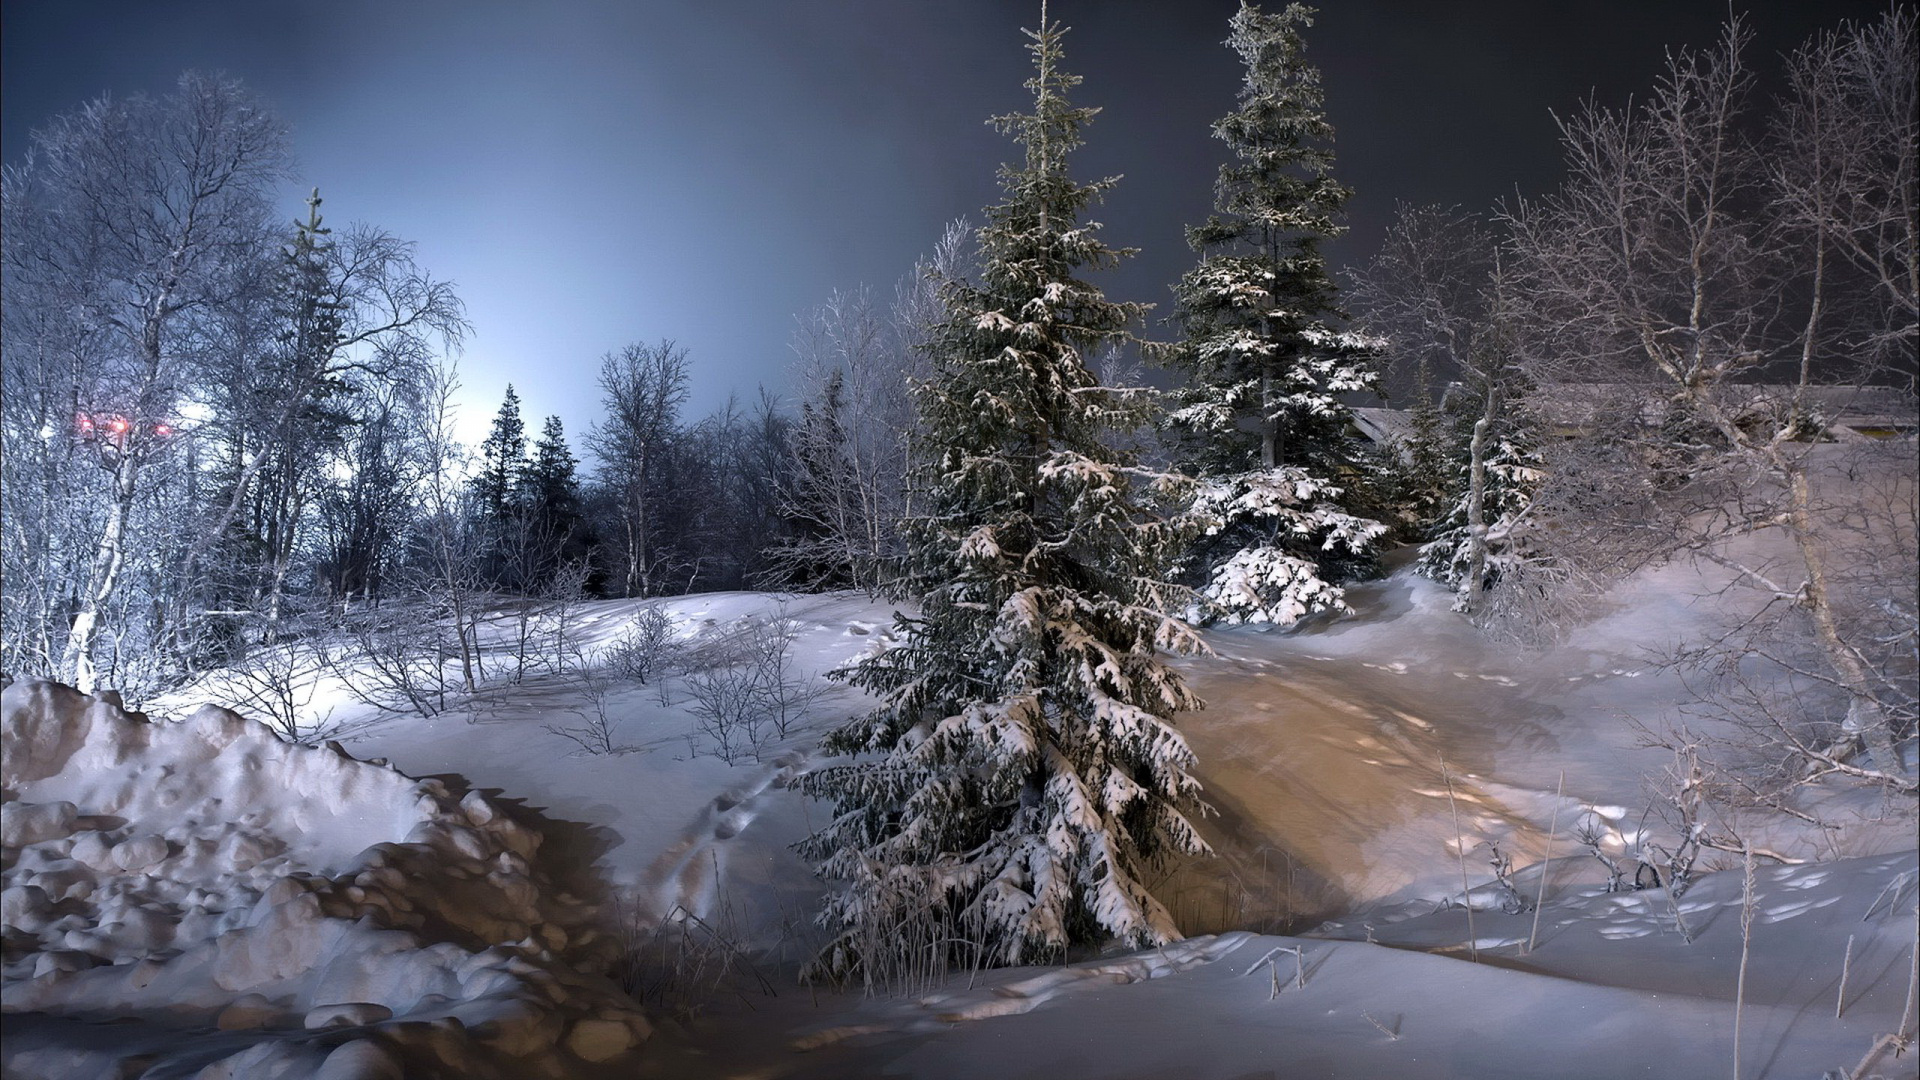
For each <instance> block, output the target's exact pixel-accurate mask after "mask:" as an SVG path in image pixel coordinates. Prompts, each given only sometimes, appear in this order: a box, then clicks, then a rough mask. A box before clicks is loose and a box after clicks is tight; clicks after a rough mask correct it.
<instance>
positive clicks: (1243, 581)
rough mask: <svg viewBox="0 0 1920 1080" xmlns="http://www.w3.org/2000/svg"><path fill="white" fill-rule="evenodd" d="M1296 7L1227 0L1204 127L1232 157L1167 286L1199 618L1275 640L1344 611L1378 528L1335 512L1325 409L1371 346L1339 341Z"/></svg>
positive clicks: (1341, 458) (1348, 464)
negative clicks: (1265, 632)
mask: <svg viewBox="0 0 1920 1080" xmlns="http://www.w3.org/2000/svg"><path fill="white" fill-rule="evenodd" d="M1312 15H1313V11H1312V9H1311V8H1307V7H1303V6H1301V5H1299V4H1290V5H1288V6H1287V8H1286V9H1285V10H1284V11H1282V12H1281V13H1280V14H1278V15H1268V14H1266V13H1264V12H1262V11H1261V10H1260V9H1259V8H1257V7H1254V6H1252V5H1250V4H1245V3H1243V4H1242V5H1241V7H1240V10H1239V12H1237V13H1236V14H1235V15H1234V17H1233V20H1232V22H1231V24H1230V25H1231V28H1232V30H1231V34H1230V35H1229V36H1228V38H1227V42H1226V43H1227V45H1228V47H1230V48H1232V49H1233V50H1234V51H1235V52H1237V53H1239V54H1240V57H1241V59H1242V60H1243V61H1244V62H1245V64H1246V80H1245V82H1244V84H1243V85H1242V87H1241V91H1240V97H1239V107H1238V108H1236V109H1235V110H1234V111H1233V112H1231V113H1229V114H1227V116H1225V117H1223V118H1222V119H1221V120H1220V121H1219V122H1218V123H1216V124H1215V125H1214V126H1213V133H1214V135H1215V137H1217V138H1219V139H1220V140H1222V141H1223V142H1225V143H1226V144H1227V146H1228V147H1229V148H1230V149H1231V150H1232V151H1233V159H1232V160H1230V161H1229V162H1228V163H1227V164H1225V165H1223V166H1222V167H1221V169H1220V179H1219V182H1218V184H1217V186H1216V189H1215V190H1216V192H1217V198H1216V210H1217V213H1215V214H1214V215H1213V216H1212V217H1210V218H1209V219H1208V220H1207V222H1206V223H1205V224H1203V225H1199V226H1196V227H1194V228H1192V229H1189V230H1188V233H1187V239H1188V242H1189V243H1190V244H1191V245H1192V246H1193V248H1194V250H1195V251H1198V252H1199V253H1200V255H1201V261H1200V264H1199V265H1198V266H1196V267H1194V268H1193V269H1192V270H1190V271H1188V272H1187V274H1186V275H1185V276H1184V277H1182V278H1181V280H1180V282H1179V284H1178V285H1176V286H1174V296H1175V299H1176V301H1177V309H1176V317H1177V318H1178V320H1179V321H1180V323H1181V326H1182V329H1183V331H1184V340H1183V341H1181V342H1180V343H1178V344H1177V345H1175V346H1174V347H1172V348H1171V349H1170V350H1169V358H1170V360H1171V362H1172V364H1173V366H1175V367H1177V368H1182V369H1184V370H1185V371H1186V372H1187V373H1188V375H1189V382H1188V385H1187V387H1186V388H1185V389H1184V390H1182V391H1181V392H1180V393H1179V394H1178V395H1177V400H1178V401H1179V405H1180V407H1179V408H1178V409H1177V411H1175V412H1174V413H1173V415H1172V416H1171V418H1170V422H1171V425H1172V426H1173V428H1174V430H1175V432H1176V434H1177V435H1178V436H1179V437H1180V439H1181V441H1182V445H1183V454H1182V457H1183V460H1184V463H1185V464H1186V466H1187V467H1188V468H1190V469H1192V470H1194V471H1195V472H1196V473H1197V475H1198V476H1199V477H1200V478H1201V479H1202V480H1203V484H1202V486H1201V487H1200V489H1199V493H1198V495H1197V496H1196V497H1195V501H1194V504H1193V512H1194V516H1195V518H1196V521H1197V522H1198V524H1199V526H1200V531H1201V532H1202V534H1203V539H1202V540H1201V542H1200V544H1199V545H1198V548H1197V551H1196V552H1195V554H1196V556H1197V558H1198V560H1199V562H1200V563H1201V564H1202V565H1201V566H1200V568H1199V569H1200V572H1201V575H1202V576H1203V577H1204V579H1205V584H1204V586H1203V588H1202V595H1203V597H1204V599H1205V601H1206V603H1205V605H1204V607H1203V609H1202V611H1203V613H1204V614H1205V615H1207V616H1209V617H1212V618H1219V619H1223V620H1225V621H1229V622H1265V623H1273V624H1276V625H1281V626H1286V625H1291V624H1292V623H1294V622H1296V621H1298V620H1299V619H1300V618H1302V617H1304V616H1306V615H1308V614H1311V613H1313V612H1317V611H1328V610H1332V611H1346V610H1349V609H1348V608H1347V605H1346V603H1345V601H1344V600H1343V599H1342V594H1341V590H1340V588H1339V587H1338V584H1337V583H1338V582H1339V581H1341V580H1343V579H1345V578H1348V577H1352V576H1356V575H1358V574H1361V573H1364V572H1366V571H1368V570H1370V569H1371V567H1372V552H1373V545H1374V542H1375V541H1376V540H1377V539H1378V538H1379V537H1380V535H1381V534H1382V533H1384V532H1385V531H1386V526H1384V525H1382V524H1380V523H1379V522H1377V521H1373V520H1371V519H1368V518H1365V517H1361V516H1358V515H1356V514H1353V513H1350V512H1349V511H1348V510H1347V509H1346V508H1345V505H1344V503H1343V497H1344V496H1345V495H1346V485H1345V484H1344V483H1343V482H1342V480H1341V479H1340V478H1341V476H1342V474H1343V473H1349V472H1351V471H1352V467H1353V466H1352V463H1353V458H1354V450H1355V447H1354V445H1353V443H1354V440H1353V438H1352V436H1351V434H1350V429H1351V424H1352V414H1351V412H1350V410H1349V409H1348V408H1347V406H1346V405H1345V404H1343V403H1342V401H1341V399H1340V396H1339V395H1341V394H1343V393H1347V392H1350V391H1356V390H1371V389H1373V387H1374V385H1375V381H1376V376H1375V371H1374V354H1375V352H1376V349H1377V343H1375V342H1374V341H1373V340H1372V339H1370V338H1368V337H1367V336H1365V335H1361V334H1356V333H1352V332H1349V331H1346V330H1344V329H1342V328H1341V327H1342V324H1343V323H1344V316H1343V315H1342V313H1341V312H1340V310H1339V307H1338V306H1337V302H1336V301H1337V295H1336V290H1335V287H1334V284H1333V282H1332V280H1331V278H1329V276H1328V274H1327V267H1326V260H1325V257H1324V256H1323V255H1322V254H1321V250H1320V248H1321V245H1322V243H1324V242H1325V241H1326V240H1329V239H1331V238H1333V237H1335V236H1338V235H1339V234H1340V233H1341V232H1342V231H1344V229H1343V226H1341V225H1340V224H1339V221H1338V217H1339V213H1340V209H1341V207H1342V206H1343V205H1344V204H1345V202H1346V200H1347V197H1348V194H1349V192H1348V191H1347V189H1346V188H1344V187H1342V186H1341V185H1340V184H1339V183H1337V182H1336V181H1335V180H1334V179H1333V176H1332V169H1333V153H1332V151H1331V150H1330V149H1329V144H1330V143H1331V142H1332V139H1333V127H1332V125H1331V124H1329V123H1327V120H1326V117H1325V116H1324V115H1322V112H1321V107H1322V95H1321V90H1320V74H1319V72H1318V71H1317V70H1316V69H1314V68H1313V67H1312V66H1311V65H1309V64H1307V63H1306V61H1305V59H1304V58H1303V53H1304V45H1303V43H1302V41H1301V37H1300V29H1301V28H1302V27H1304V26H1309V25H1311V24H1312Z"/></svg>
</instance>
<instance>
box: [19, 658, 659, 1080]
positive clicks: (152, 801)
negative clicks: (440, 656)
mask: <svg viewBox="0 0 1920 1080" xmlns="http://www.w3.org/2000/svg"><path fill="white" fill-rule="evenodd" d="M0 734H3V735H4V740H5V748H6V754H5V759H4V766H3V767H0V789H4V800H5V805H4V807H0V846H3V848H4V851H3V852H0V854H3V855H4V881H3V884H4V891H3V892H0V935H4V961H3V963H0V1009H4V1011H5V1012H7V1013H9V1014H21V1013H48V1014H55V1015H61V1016H67V1017H72V1018H79V1019H108V1018H114V1017H120V1016H137V1017H141V1018H144V1019H146V1020H148V1021H149V1022H151V1023H154V1024H160V1025H162V1026H164V1027H167V1028H171V1029H174V1030H178V1031H189V1032H190V1031H191V1030H192V1029H194V1028H196V1027H197V1028H199V1029H201V1033H202V1035H204V1030H205V1029H206V1028H208V1027H217V1028H219V1029H221V1030H223V1031H227V1032H250V1033H254V1034H257V1040H256V1041H254V1042H252V1044H251V1045H249V1046H247V1047H246V1048H245V1049H244V1050H243V1051H242V1052H241V1054H239V1055H233V1056H232V1057H231V1059H230V1062H229V1064H230V1065H231V1068H229V1071H232V1068H240V1071H241V1072H243V1073H247V1074H249V1075H261V1076H266V1075H304V1074H307V1073H310V1072H314V1071H316V1070H319V1069H320V1068H321V1066H322V1063H323V1062H324V1061H325V1060H326V1057H327V1055H329V1054H335V1053H338V1054H341V1055H344V1056H345V1058H351V1059H353V1060H355V1061H360V1062H363V1063H365V1062H367V1061H369V1060H377V1061H385V1062H386V1063H387V1067H388V1068H389V1070H390V1071H391V1070H399V1069H404V1070H405V1074H406V1075H437V1074H441V1073H443V1072H444V1073H445V1074H447V1075H461V1076H473V1077H486V1076H494V1075H500V1073H501V1066H500V1064H499V1063H500V1061H501V1059H502V1058H503V1057H504V1058H507V1059H522V1064H523V1065H524V1064H530V1063H531V1059H545V1060H546V1061H547V1063H548V1064H547V1067H548V1070H549V1071H551V1070H552V1068H553V1067H555V1065H556V1064H557V1065H558V1066H560V1067H561V1068H562V1070H563V1071H564V1066H565V1062H567V1061H569V1060H573V1061H577V1060H579V1059H586V1060H589V1061H601V1060H607V1059H610V1058H613V1057H616V1056H618V1055H620V1054H623V1053H626V1052H627V1051H629V1050H630V1049H631V1048H633V1047H634V1046H635V1045H637V1044H638V1043H639V1042H641V1041H642V1040H644V1039H645V1038H646V1037H647V1035H648V1034H649V1031H650V1028H649V1025H648V1023H647V1021H646V1020H645V1019H644V1018H643V1017H642V1016H641V1015H640V1014H639V1013H638V1012H636V1011H634V1007H633V1004H632V1002H631V999H628V998H626V997H625V996H624V995H622V994H620V993H619V991H618V990H617V988H615V987H614V985H613V984H612V983H611V982H609V981H608V980H606V979H604V978H601V977H599V976H597V975H592V974H582V971H588V972H591V971H599V970H604V969H605V968H606V966H607V964H608V963H609V962H610V961H611V959H612V955H611V951H612V950H613V949H615V948H616V947H617V946H616V945H615V944H614V943H613V942H612V941H611V940H610V939H608V938H604V937H602V936H601V935H599V934H598V933H597V931H595V930H594V929H593V927H592V925H591V923H592V922H593V920H594V918H595V916H596V913H595V911H594V910H593V909H592V908H591V907H590V906H589V905H586V904H584V903H581V902H579V901H576V900H574V899H573V898H571V897H568V896H567V895H565V894H562V893H557V892H556V890H555V888H554V887H553V885H552V884H551V882H550V881H548V880H547V878H546V875H545V874H544V873H543V871H542V870H541V868H540V866H539V865H538V856H539V849H540V845H541V841H542V839H543V836H542V834H541V833H540V832H538V831H536V830H533V829H529V828H525V827H523V826H521V825H519V824H516V823H515V822H514V821H512V820H509V819H508V818H507V817H506V816H504V815H503V814H502V813H501V812H500V810H499V809H498V808H497V807H496V806H495V805H493V804H492V803H490V802H489V801H488V800H486V799H485V798H483V797H482V796H480V795H479V794H478V793H477V792H473V793H468V794H467V795H465V797H463V798H456V797H455V796H454V795H452V794H451V793H449V792H448V790H447V788H446V786H445V785H444V784H442V783H441V782H439V781H437V780H414V779H411V778H409V777H406V776H404V775H402V774H400V773H398V772H396V771H394V770H392V769H390V768H384V767H381V766H377V765H372V764H369V763H366V762H361V761H357V760H354V759H353V758H351V757H348V756H346V755H345V754H344V753H343V752H340V751H339V750H338V749H337V748H328V749H315V748H310V747H305V746H299V745H295V744H292V743H288V742H284V741H282V740H281V739H279V738H277V737H276V736H275V735H274V734H273V733H272V732H271V731H269V730H268V729H267V728H266V727H264V726H262V725H260V724H256V723H253V722H250V721H248V720H246V719H244V718H242V717H240V716H238V715H236V714H234V713H232V712H229V711H227V710H225V709H221V708H217V707H214V706H206V707H203V708H201V709H200V710H198V711H197V712H195V713H193V714H192V715H190V716H188V717H186V718H185V719H184V720H181V721H178V722H158V723H150V722H147V721H146V718H145V717H143V716H141V715H139V714H137V713H128V712H126V711H124V710H123V709H121V708H120V707H119V705H118V702H117V701H115V700H113V699H112V698H111V696H110V695H102V696H100V697H89V696H87V695H84V694H81V693H80V692H79V691H77V690H73V689H71V688H69V687H66V686H62V685H60V684H57V683H51V682H38V681H30V682H22V683H16V684H14V685H11V686H9V687H7V688H6V690H5V692H4V697H3V699H0ZM11 1026H12V1025H11V1024H10V1027H11ZM184 1037H185V1036H183V1038H184ZM225 1038H227V1039H228V1040H229V1041H230V1040H231V1038H232V1036H225ZM349 1045H352V1046H353V1048H352V1049H345V1047H347V1046H349ZM99 1054H100V1051H99V1050H97V1049H93V1048H89V1047H79V1046H75V1047H54V1048H48V1047H45V1046H41V1047H38V1048H36V1049H33V1050H32V1051H30V1052H26V1051H23V1052H14V1051H9V1052H8V1055H7V1057H6V1059H5V1064H6V1070H7V1073H8V1075H9V1076H12V1075H15V1074H16V1073H18V1074H19V1075H23V1076H31V1075H40V1074H45V1075H59V1074H72V1073H74V1072H76V1071H80V1072H86V1071H89V1070H91V1071H96V1072H97V1071H102V1070H101V1069H100V1068H99V1066H101V1065H106V1064H111V1061H110V1060H108V1061H101V1060H99ZM89 1055H91V1056H89ZM162 1056H163V1057H164V1055H162ZM204 1056H205V1054H204V1050H203V1051H202V1052H201V1054H200V1057H201V1058H204ZM241 1057H244V1058H245V1061H244V1063H242V1062H241V1061H240V1058H241ZM242 1064H244V1068H242V1067H241V1065H242ZM341 1064H342V1065H344V1064H345V1060H344V1058H343V1061H342V1062H341ZM509 1067H510V1068H517V1067H515V1066H509ZM329 1071H331V1070H329ZM220 1075H226V1074H224V1073H222V1074H220ZM356 1075H357V1074H356Z"/></svg>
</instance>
